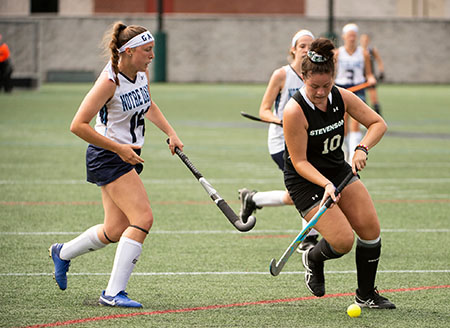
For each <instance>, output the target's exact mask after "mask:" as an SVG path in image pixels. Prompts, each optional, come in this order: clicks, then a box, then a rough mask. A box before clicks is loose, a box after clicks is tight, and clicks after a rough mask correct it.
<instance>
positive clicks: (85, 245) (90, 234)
mask: <svg viewBox="0 0 450 328" xmlns="http://www.w3.org/2000/svg"><path fill="white" fill-rule="evenodd" d="M99 226H101V224H98V225H95V226H93V227H90V228H89V229H87V230H86V231H85V232H83V233H82V234H81V235H79V236H78V237H76V238H75V239H72V240H71V241H69V242H67V243H64V245H63V247H62V248H61V252H60V253H59V257H60V258H61V259H63V260H70V259H73V258H75V257H77V256H80V255H83V254H85V253H87V252H89V251H96V250H98V249H100V248H103V247H105V246H106V245H107V244H104V243H102V242H101V241H100V239H99V238H98V235H97V229H98V227H99Z"/></svg>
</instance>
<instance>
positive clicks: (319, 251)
mask: <svg viewBox="0 0 450 328" xmlns="http://www.w3.org/2000/svg"><path fill="white" fill-rule="evenodd" d="M342 255H344V254H340V253H337V252H336V251H335V250H334V249H333V248H332V247H331V245H330V244H329V243H328V242H327V241H326V240H325V238H322V239H321V240H320V241H319V242H318V243H317V245H316V246H314V247H313V248H312V249H311V250H310V251H309V254H308V258H309V259H310V260H311V261H313V262H323V261H326V260H331V259H337V258H339V257H341V256H342Z"/></svg>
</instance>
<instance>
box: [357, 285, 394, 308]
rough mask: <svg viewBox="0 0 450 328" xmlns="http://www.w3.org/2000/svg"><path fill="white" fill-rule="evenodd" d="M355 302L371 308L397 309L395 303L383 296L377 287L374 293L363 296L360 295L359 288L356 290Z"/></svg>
mask: <svg viewBox="0 0 450 328" xmlns="http://www.w3.org/2000/svg"><path fill="white" fill-rule="evenodd" d="M355 303H356V304H358V305H359V306H360V307H362V308H363V307H366V308H369V309H395V304H394V303H392V302H391V301H389V300H388V299H387V298H386V297H383V296H381V295H380V294H379V293H378V290H377V288H376V287H375V288H374V290H373V291H372V293H370V294H369V295H367V296H365V297H363V296H361V295H359V289H357V290H356V296H355Z"/></svg>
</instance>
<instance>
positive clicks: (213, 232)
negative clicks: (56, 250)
mask: <svg viewBox="0 0 450 328" xmlns="http://www.w3.org/2000/svg"><path fill="white" fill-rule="evenodd" d="M299 232H300V230H294V229H287V230H252V231H249V232H246V233H242V232H239V231H235V230H173V231H170V230H152V231H151V232H150V233H151V234H156V235H217V234H224V235H228V234H233V235H241V236H248V235H255V234H283V233H291V234H298V233H299ZM381 232H396V233H424V232H450V229H381ZM81 233H82V231H30V232H28V231H0V235H4V236H59V235H79V234H81Z"/></svg>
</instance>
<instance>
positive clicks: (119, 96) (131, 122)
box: [95, 62, 152, 146]
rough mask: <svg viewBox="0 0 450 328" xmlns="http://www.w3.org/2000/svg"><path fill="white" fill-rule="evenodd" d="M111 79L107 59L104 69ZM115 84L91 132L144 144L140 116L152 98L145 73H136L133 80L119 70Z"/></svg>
mask: <svg viewBox="0 0 450 328" xmlns="http://www.w3.org/2000/svg"><path fill="white" fill-rule="evenodd" d="M103 71H104V72H105V71H106V72H107V73H108V78H109V79H110V80H112V81H114V77H115V76H116V75H115V74H114V71H113V70H112V66H111V62H109V63H108V64H107V65H106V66H105V68H104V70H103ZM118 77H119V83H120V85H118V86H116V91H115V92H114V96H113V97H112V98H111V99H110V100H108V102H107V103H106V104H105V105H104V106H103V108H102V109H101V110H100V111H99V113H98V115H97V120H96V124H95V131H97V132H98V133H100V134H101V135H103V136H105V137H107V138H109V139H111V140H114V141H115V142H117V143H120V144H133V145H137V146H142V145H143V144H144V133H145V121H144V115H145V113H146V112H147V111H148V109H149V108H150V106H151V104H152V101H151V99H150V92H149V90H148V79H147V74H146V73H145V72H138V73H137V75H136V78H135V80H134V81H131V80H130V79H128V78H127V77H126V76H125V75H123V74H122V73H120V72H119V74H118Z"/></svg>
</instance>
